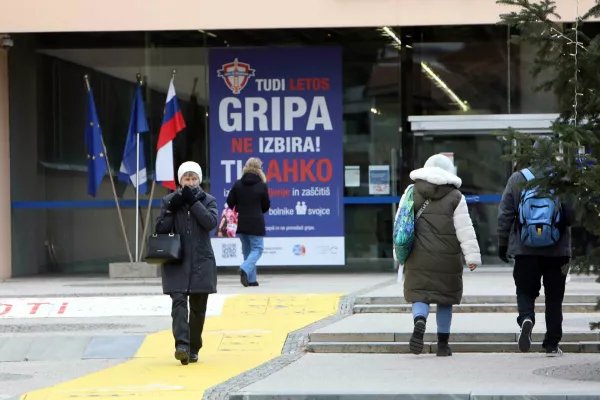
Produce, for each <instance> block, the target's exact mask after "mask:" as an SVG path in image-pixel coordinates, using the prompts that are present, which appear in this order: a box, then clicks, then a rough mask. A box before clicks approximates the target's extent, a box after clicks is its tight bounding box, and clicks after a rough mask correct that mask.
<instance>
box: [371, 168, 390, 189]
mask: <svg viewBox="0 0 600 400" xmlns="http://www.w3.org/2000/svg"><path fill="white" fill-rule="evenodd" d="M369 194H379V195H389V194H390V166H389V165H369Z"/></svg>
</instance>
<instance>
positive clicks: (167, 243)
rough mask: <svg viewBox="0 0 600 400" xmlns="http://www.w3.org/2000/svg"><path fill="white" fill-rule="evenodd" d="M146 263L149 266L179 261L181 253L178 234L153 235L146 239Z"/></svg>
mask: <svg viewBox="0 0 600 400" xmlns="http://www.w3.org/2000/svg"><path fill="white" fill-rule="evenodd" d="M147 248H148V250H147V251H146V262H147V263H149V264H164V263H168V262H175V261H181V258H182V256H183V251H182V247H181V236H180V235H179V234H178V233H173V232H171V233H167V234H161V233H155V234H153V235H150V237H148V247H147Z"/></svg>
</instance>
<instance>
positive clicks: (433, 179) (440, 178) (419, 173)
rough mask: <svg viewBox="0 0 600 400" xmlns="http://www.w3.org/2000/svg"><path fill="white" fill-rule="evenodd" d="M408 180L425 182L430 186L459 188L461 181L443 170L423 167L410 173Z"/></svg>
mask: <svg viewBox="0 0 600 400" xmlns="http://www.w3.org/2000/svg"><path fill="white" fill-rule="evenodd" d="M410 179H412V180H413V181H415V182H416V181H425V182H429V183H431V184H432V185H436V186H443V185H452V186H454V187H455V188H457V189H458V188H460V187H461V185H462V180H461V179H460V178H459V177H458V176H456V175H454V174H453V173H451V172H448V171H446V170H443V169H442V168H440V167H423V168H419V169H416V170H414V171H413V172H411V173H410Z"/></svg>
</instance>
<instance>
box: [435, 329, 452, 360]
mask: <svg viewBox="0 0 600 400" xmlns="http://www.w3.org/2000/svg"><path fill="white" fill-rule="evenodd" d="M437 336H438V345H437V353H436V356H438V357H450V356H451V355H452V350H450V346H448V339H450V334H449V333H438V334H437Z"/></svg>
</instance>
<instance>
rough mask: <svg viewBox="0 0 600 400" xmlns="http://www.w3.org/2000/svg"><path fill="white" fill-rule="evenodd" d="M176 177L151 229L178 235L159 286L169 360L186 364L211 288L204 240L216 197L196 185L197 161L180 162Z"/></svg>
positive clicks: (213, 274) (196, 346)
mask: <svg viewBox="0 0 600 400" xmlns="http://www.w3.org/2000/svg"><path fill="white" fill-rule="evenodd" d="M177 175H178V179H179V184H180V187H179V188H178V189H177V190H176V191H175V192H173V193H171V194H168V195H167V196H165V197H164V198H163V199H162V207H161V213H160V216H159V217H158V219H157V221H156V233H159V234H167V233H171V232H173V233H177V234H179V235H180V236H181V246H182V248H183V257H182V259H181V261H178V262H170V263H166V264H163V265H162V286H163V292H164V293H165V294H168V295H170V296H171V299H172V311H171V317H172V318H173V336H174V338H175V358H176V359H177V360H179V361H180V362H181V364H183V365H187V364H188V363H190V362H191V363H195V362H198V352H199V351H200V349H201V348H202V331H203V330H204V320H205V318H206V307H207V304H208V295H209V294H211V293H216V292H217V263H216V261H215V256H214V254H213V249H212V245H211V242H210V231H212V230H213V229H214V228H215V227H216V226H217V201H216V199H215V198H214V197H213V196H211V195H210V194H208V193H205V192H204V191H203V190H202V189H201V188H200V183H201V182H202V169H201V168H200V166H199V165H198V164H197V163H195V162H193V161H187V162H184V163H183V164H181V166H180V167H179V170H178V172H177ZM188 301H189V322H188Z"/></svg>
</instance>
